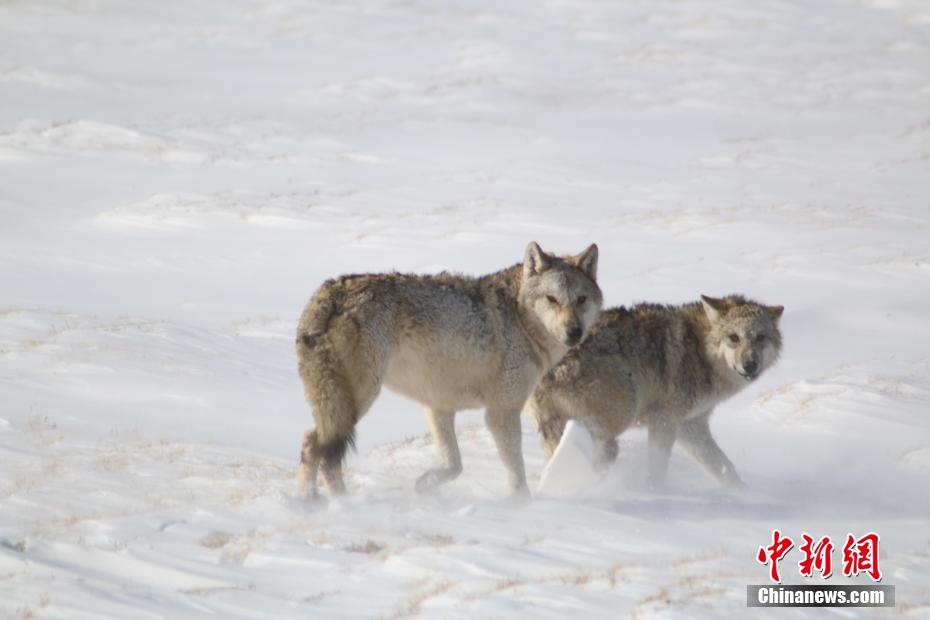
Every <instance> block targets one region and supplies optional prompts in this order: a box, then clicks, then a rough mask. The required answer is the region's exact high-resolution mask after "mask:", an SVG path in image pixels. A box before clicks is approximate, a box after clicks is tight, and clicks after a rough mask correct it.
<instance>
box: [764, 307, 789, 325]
mask: <svg viewBox="0 0 930 620" xmlns="http://www.w3.org/2000/svg"><path fill="white" fill-rule="evenodd" d="M765 309H766V310H767V311H768V313H769V316H770V317H772V320H773V321H775V322H776V323H777V322H778V319H780V318H781V315H782V313H783V312H784V311H785V307H784V306H766V308H765Z"/></svg>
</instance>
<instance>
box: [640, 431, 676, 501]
mask: <svg viewBox="0 0 930 620" xmlns="http://www.w3.org/2000/svg"><path fill="white" fill-rule="evenodd" d="M676 430H677V429H676V427H675V425H674V424H673V423H672V422H671V421H669V420H665V419H659V420H656V421H654V422H652V423H650V424H649V438H648V439H647V441H646V443H647V450H646V451H647V455H646V485H647V486H648V487H649V488H650V489H652V490H661V489H663V488H664V487H665V481H666V478H667V477H668V462H669V459H670V458H671V456H672V445H673V444H674V443H675V435H676Z"/></svg>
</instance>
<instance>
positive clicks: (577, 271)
mask: <svg viewBox="0 0 930 620" xmlns="http://www.w3.org/2000/svg"><path fill="white" fill-rule="evenodd" d="M597 259H598V250H597V246H596V245H591V246H590V247H588V248H587V249H586V250H585V251H584V252H582V253H581V254H579V255H577V256H570V257H563V258H560V257H557V256H553V255H551V254H548V253H545V252H543V251H542V250H541V249H540V247H539V246H538V245H537V244H536V243H535V242H533V243H530V244H529V246H527V248H526V254H525V257H524V259H523V263H518V264H516V265H514V266H512V267H510V268H507V269H504V270H502V271H498V272H497V273H493V274H491V275H486V276H483V277H479V278H472V277H467V276H463V275H456V274H450V273H445V272H443V273H440V274H438V275H409V274H399V273H389V274H368V275H349V276H343V277H341V278H336V279H334V280H328V281H327V282H325V283H324V284H323V285H322V286H321V287H320V288H319V289H318V290H317V291H316V292H315V293H314V294H313V297H312V298H311V299H310V301H309V303H308V304H307V306H306V308H305V309H304V311H303V314H302V315H301V317H300V323H299V326H298V329H297V343H296V350H297V358H298V368H299V372H300V377H301V379H302V380H303V383H304V388H305V392H306V396H307V400H308V401H309V403H310V406H311V407H312V409H313V416H314V418H315V421H316V427H315V428H313V429H311V430H309V431H307V432H306V433H305V434H304V441H303V448H302V450H301V457H300V472H299V473H300V481H301V486H302V488H303V489H305V490H307V487H308V485H309V493H310V494H311V496H316V494H317V475H318V473H319V474H322V477H323V479H324V481H325V482H326V486H327V489H328V490H329V492H330V493H331V494H339V493H343V492H344V491H345V484H344V482H343V477H342V461H343V458H344V456H345V453H346V449H347V447H349V446H351V445H352V444H353V441H354V429H355V425H356V423H358V421H359V419H361V417H362V416H363V415H365V413H366V412H367V411H368V409H369V407H371V404H372V403H373V402H374V400H375V398H376V397H377V396H378V393H379V392H380V390H381V386H382V385H386V386H387V387H388V388H390V389H391V390H393V391H395V392H397V393H399V394H402V395H404V396H408V397H410V398H412V399H414V400H416V401H418V402H419V403H421V404H422V405H424V407H425V408H426V416H427V420H428V422H429V427H430V430H431V432H432V435H433V439H434V441H435V443H436V446H437V449H438V451H439V455H440V457H441V459H442V465H441V466H440V467H438V468H436V469H431V470H429V471H427V472H426V473H424V474H423V475H422V476H420V477H419V478H418V479H417V481H416V489H417V490H418V491H424V490H427V489H430V488H432V487H435V486H436V485H438V484H441V483H443V482H446V481H449V480H452V479H454V478H456V477H457V476H458V475H459V474H460V473H461V471H462V460H461V456H460V454H459V447H458V443H457V441H456V437H455V412H456V411H459V410H461V409H469V408H477V407H484V408H485V409H486V413H485V421H486V422H487V425H488V428H489V429H490V431H491V434H492V436H493V437H494V442H495V444H496V445H497V450H498V453H499V454H500V457H501V460H502V461H503V462H504V465H505V467H506V469H507V474H508V477H509V485H510V488H511V490H512V492H513V495H514V496H515V497H517V498H519V497H527V496H528V491H527V486H526V474H525V472H524V465H523V452H522V447H521V435H520V412H521V410H522V409H523V406H524V404H525V402H526V399H527V397H528V396H529V395H530V394H531V393H532V391H533V388H535V387H536V384H537V383H538V382H539V379H540V378H541V377H542V376H543V374H545V372H546V371H547V370H549V369H550V368H551V367H552V366H553V365H554V364H555V363H556V362H558V361H559V360H560V359H561V358H562V356H563V355H564V354H565V353H566V352H567V351H568V350H569V349H570V348H571V347H573V346H575V345H577V344H578V343H580V342H581V341H582V340H584V338H585V337H586V335H587V333H588V330H589V329H590V327H591V325H592V324H593V323H594V321H595V320H596V319H597V317H598V315H599V313H600V310H601V301H602V297H601V291H600V288H599V287H598V285H597V283H596V273H597Z"/></svg>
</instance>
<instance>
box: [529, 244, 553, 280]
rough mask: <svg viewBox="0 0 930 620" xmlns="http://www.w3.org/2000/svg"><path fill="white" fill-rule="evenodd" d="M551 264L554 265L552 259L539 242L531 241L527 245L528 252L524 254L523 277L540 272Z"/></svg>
mask: <svg viewBox="0 0 930 620" xmlns="http://www.w3.org/2000/svg"><path fill="white" fill-rule="evenodd" d="M550 266H552V261H550V260H549V257H548V256H546V254H545V252H543V251H542V248H540V247H539V244H537V243H536V242H535V241H530V244H529V245H528V246H526V254H524V255H523V278H524V279H526V278H529V277H530V276H534V275H537V274H540V273H542V272H544V271H545V270H546V269H548V268H549V267H550Z"/></svg>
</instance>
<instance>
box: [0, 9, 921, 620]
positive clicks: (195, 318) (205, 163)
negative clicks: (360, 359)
mask: <svg viewBox="0 0 930 620" xmlns="http://www.w3.org/2000/svg"><path fill="white" fill-rule="evenodd" d="M0 224H2V225H0V463H2V464H0V617H3V618H8V617H9V618H68V619H80V618H193V617H201V616H207V615H211V616H213V617H219V618H275V619H277V618H323V617H342V618H349V617H352V618H354V617H380V618H400V617H407V616H417V615H423V616H427V617H451V618H466V617H468V618H473V617H533V618H549V617H551V618H556V617H568V616H581V617H611V618H616V617H631V618H653V617H656V618H660V617H661V618H694V617H706V618H712V617H742V616H758V617H766V618H767V617H774V616H775V615H777V616H778V617H779V618H783V617H784V618H796V617H818V618H819V617H823V616H832V617H857V616H863V617H882V616H887V615H889V614H894V615H896V616H897V615H899V614H900V615H903V616H904V617H927V616H928V614H930V493H928V489H930V417H928V416H930V321H928V317H930V5H928V4H927V3H926V2H925V1H923V0H825V1H822V2H810V1H807V0H759V1H757V2H742V1H738V0H724V1H717V0H699V1H695V2H673V1H670V0H660V1H655V0H630V1H624V2H611V1H608V0H603V1H595V0H572V1H570V2H569V1H567V0H551V1H548V2H510V1H501V0H478V1H471V0H469V1H455V0H452V1H427V0H409V1H397V0H330V1H320V2H310V3H308V2H298V1H297V0H248V1H246V0H222V1H220V0H212V1H207V2H197V3H188V2H142V1H137V2H116V1H108V0H70V1H67V0H57V1H51V0H48V1H46V0H41V1H40V0H30V1H28V2H5V3H0ZM530 239H535V240H537V241H539V242H540V243H541V244H542V245H543V247H545V248H547V249H555V250H558V251H562V252H577V251H579V250H580V249H582V248H583V247H584V246H585V245H586V244H587V243H589V242H591V241H596V242H597V243H598V244H599V245H600V248H601V266H600V274H601V285H602V287H603V290H604V292H605V297H606V300H607V302H608V303H609V304H611V305H616V304H622V303H630V302H634V301H639V300H650V301H664V302H681V301H687V300H693V299H696V297H697V296H698V295H699V294H701V293H706V294H711V295H722V294H725V293H728V292H736V291H740V292H743V293H746V294H748V295H750V296H752V297H755V298H758V299H760V300H762V301H765V302H767V303H772V304H776V303H777V304H784V305H785V307H786V311H785V316H784V319H783V322H782V328H783V332H784V336H785V344H786V348H785V352H784V355H783V358H782V360H781V362H780V363H779V365H778V366H777V367H776V368H774V369H773V370H771V371H770V372H769V373H768V374H767V375H764V376H763V377H762V378H761V379H760V380H759V381H758V382H757V383H755V384H753V385H752V386H751V387H749V388H748V389H747V390H746V391H745V392H744V393H743V394H741V395H739V396H738V397H736V398H734V399H732V400H731V401H729V402H727V403H725V404H724V405H723V406H721V407H720V408H719V410H718V412H717V414H716V416H715V418H714V421H713V427H714V429H715V431H716V433H717V435H718V437H719V440H720V443H721V445H722V446H723V447H724V449H725V450H726V451H727V452H728V453H729V454H730V456H731V457H732V459H733V461H734V462H735V463H736V465H737V467H738V468H739V469H740V470H741V472H742V474H743V476H744V478H745V479H746V481H747V482H748V484H749V485H750V487H751V490H750V491H749V492H748V493H747V494H745V495H731V494H727V493H725V492H723V491H722V490H721V489H719V488H718V487H717V486H716V485H715V484H714V483H713V482H712V481H711V480H710V479H709V478H707V477H706V476H705V474H704V473H703V472H702V471H700V470H699V469H698V467H697V466H696V465H695V464H694V463H693V462H692V461H690V460H688V459H687V458H686V457H684V456H681V455H678V454H676V455H675V457H674V458H673V462H672V469H671V475H670V483H671V489H670V491H669V492H668V493H666V494H663V495H655V494H649V493H646V492H644V491H643V490H642V485H641V483H639V479H640V478H639V476H640V474H641V472H642V464H643V460H644V450H643V448H644V446H643V444H644V437H643V435H642V434H641V433H639V432H632V433H630V434H628V435H625V436H623V437H622V438H621V456H620V459H619V461H618V463H617V465H616V466H615V467H614V469H613V470H611V471H610V473H609V474H608V475H607V477H606V479H604V480H602V481H601V482H599V483H598V484H596V485H594V486H593V487H592V486H591V485H590V481H589V483H588V484H581V483H579V488H578V489H577V493H575V496H574V497H559V498H556V497H537V498H536V500H535V501H534V502H533V503H532V504H531V505H529V506H528V507H526V508H523V509H518V510H514V509H509V508H507V507H505V506H502V505H500V504H499V503H498V502H497V500H498V499H499V498H501V497H502V495H503V493H504V480H503V468H502V466H501V464H500V461H499V460H498V458H497V456H496V454H495V451H494V449H493V446H492V441H491V439H490V437H489V435H488V433H487V432H486V430H485V429H484V428H483V426H482V425H481V423H480V420H481V417H480V415H479V414H476V413H467V414H463V415H460V417H459V431H460V436H461V443H462V445H463V450H464V458H465V472H464V474H463V475H462V477H461V478H460V479H459V480H457V481H455V482H454V483H451V484H449V485H448V486H446V487H444V488H443V489H442V490H441V491H440V492H439V493H438V494H437V495H434V496H426V497H423V496H418V495H416V494H415V493H414V492H413V480H414V479H415V478H416V476H417V475H418V474H420V473H421V472H422V471H423V470H424V469H426V468H427V467H429V466H430V465H431V464H432V463H433V459H434V456H433V452H432V446H431V442H430V440H429V439H428V438H427V437H426V436H425V432H426V425H425V423H424V421H423V419H422V415H421V414H420V413H419V411H418V409H417V407H416V405H415V404H413V403H409V402H407V401H404V400H403V399H401V398H399V397H396V396H393V395H390V394H384V395H383V396H382V397H381V399H380V400H379V401H378V402H377V403H376V404H375V406H374V408H373V409H372V411H371V412H370V414H369V416H368V417H367V418H366V419H365V420H363V422H362V423H361V425H360V427H359V450H358V452H357V453H356V454H354V455H352V456H351V457H350V459H349V462H348V467H349V477H348V480H349V484H350V487H351V495H350V496H349V497H347V498H345V499H344V500H340V501H338V502H333V503H331V504H330V505H329V506H327V507H325V508H323V509H320V508H318V507H314V506H310V505H308V504H307V503H306V502H304V501H303V500H301V499H300V498H299V497H297V496H296V489H295V479H294V474H295V465H296V458H297V453H298V449H299V444H300V437H301V433H302V432H303V430H305V429H306V428H307V427H309V426H310V425H311V416H310V411H309V408H308V407H307V405H306V404H305V402H304V400H303V395H302V389H301V386H300V384H299V381H298V378H297V375H296V368H295V360H294V356H293V350H292V343H293V334H294V329H295V322H296V317H297V316H298V315H299V313H300V310H301V308H302V306H303V304H304V303H305V301H306V299H307V298H308V297H309V295H310V294H311V292H312V291H313V289H314V288H315V287H316V286H318V285H319V284H320V282H321V281H322V280H323V279H325V278H327V277H330V276H334V275H337V274H341V273H347V272H358V271H383V270H389V269H398V270H404V271H418V272H431V271H436V270H440V269H444V268H449V269H455V270H459V271H465V272H469V273H476V274H477V273H482V272H488V271H492V270H496V269H498V268H500V267H503V266H506V265H509V264H512V263H514V262H516V261H518V260H519V259H520V258H521V256H522V251H523V248H524V246H525V245H526V243H527V241H529V240H530ZM524 434H525V438H524V440H525V441H524V444H525V452H526V458H527V465H528V470H529V474H530V477H531V483H536V482H538V480H539V476H540V473H541V471H542V467H543V461H542V456H541V451H540V448H539V445H538V442H537V441H536V438H535V431H534V429H533V428H532V425H531V423H529V422H527V423H525V424H524ZM580 480H581V479H580ZM776 527H777V528H780V529H781V530H782V531H783V532H785V533H786V534H788V535H790V536H792V537H793V538H795V539H796V540H799V539H800V536H801V534H802V533H803V532H809V533H812V534H815V535H816V536H822V535H826V534H829V535H831V536H832V537H833V538H834V540H842V539H843V538H845V536H846V533H847V532H852V533H855V534H857V535H862V534H865V533H866V532H868V531H872V530H874V531H876V532H878V533H880V534H881V536H882V538H881V564H882V569H883V572H884V575H885V577H884V580H883V583H885V584H893V585H895V586H896V587H897V601H898V608H897V609H896V610H852V611H849V610H847V611H837V610H834V611H830V610H817V609H793V610H792V609H782V610H779V611H763V612H759V611H758V610H747V609H746V608H745V597H746V594H745V592H746V590H745V586H746V585H747V584H752V583H765V582H766V579H767V568H766V567H764V566H762V565H760V564H758V563H757V562H756V560H755V555H756V551H757V549H758V547H759V546H761V545H766V544H769V543H770V542H771V532H772V529H773V528H776ZM840 560H841V558H839V557H835V558H834V562H835V563H837V562H839V561H840ZM797 561H798V555H797V551H796V550H795V551H793V552H792V554H791V555H789V557H788V559H786V560H785V561H783V562H782V573H783V575H785V582H786V583H798V582H801V581H802V578H801V577H800V576H799V575H798V571H797V566H796V563H797ZM837 570H838V569H837ZM813 582H815V583H816V582H817V579H816V578H815V579H814V581H813ZM858 582H865V583H868V582H869V581H868V579H867V578H866V579H865V581H863V580H862V579H848V578H846V577H843V576H842V575H838V576H836V575H835V576H834V577H833V578H831V580H830V581H829V583H840V584H845V583H858ZM752 612H755V614H753V613H752Z"/></svg>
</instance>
